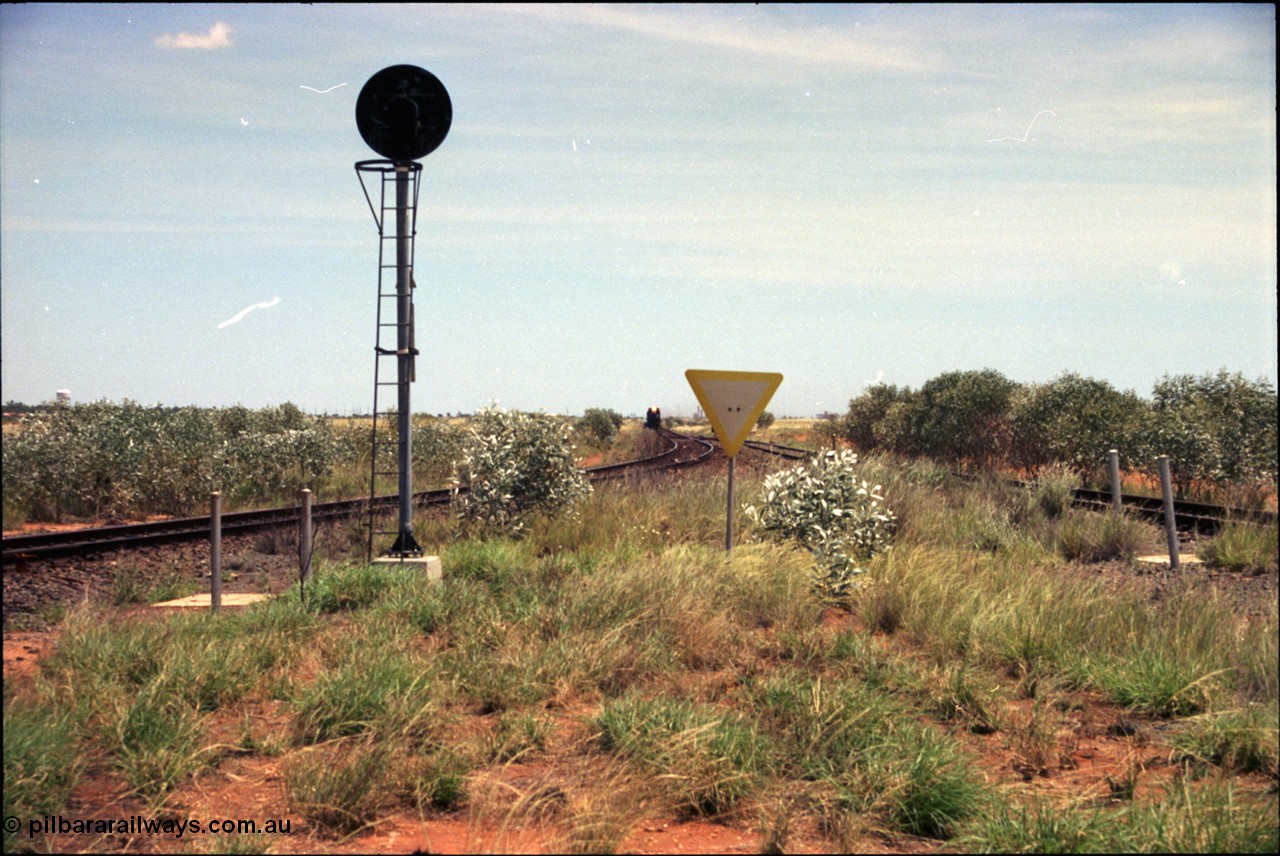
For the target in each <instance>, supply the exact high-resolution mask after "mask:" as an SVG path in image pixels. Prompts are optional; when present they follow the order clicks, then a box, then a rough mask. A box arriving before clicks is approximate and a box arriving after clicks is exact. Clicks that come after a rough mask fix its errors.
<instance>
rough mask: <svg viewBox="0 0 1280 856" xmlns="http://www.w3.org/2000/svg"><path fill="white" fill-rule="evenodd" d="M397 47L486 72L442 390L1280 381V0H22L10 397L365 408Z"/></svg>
mask: <svg viewBox="0 0 1280 856" xmlns="http://www.w3.org/2000/svg"><path fill="white" fill-rule="evenodd" d="M401 64H408V65H415V66H419V67H421V68H424V69H426V70H428V71H430V72H431V73H432V74H434V75H435V76H436V77H437V78H439V80H440V81H441V82H442V83H443V84H444V86H445V88H446V89H447V90H448V92H449V96H450V100H451V102H452V105H453V120H452V125H451V127H450V130H449V133H448V136H447V137H446V139H445V140H444V142H443V143H442V144H441V145H440V147H439V148H438V149H436V150H435V151H434V152H432V153H431V154H429V155H427V156H426V157H424V158H423V159H422V160H421V164H422V173H421V189H420V196H419V200H418V201H419V210H418V217H417V234H416V249H415V254H416V255H415V266H414V279H415V281H416V282H417V284H418V288H417V289H416V291H415V318H416V345H417V347H418V348H419V350H420V351H421V356H420V357H419V358H418V366H417V381H416V383H414V384H413V386H412V405H413V409H414V410H415V411H416V412H422V413H459V412H474V411H475V410H477V409H479V408H482V407H485V406H498V407H503V408H516V409H521V410H528V411H545V412H549V413H563V414H580V413H582V412H583V411H584V410H585V409H587V408H608V409H613V410H616V411H618V412H619V413H622V414H625V415H641V414H643V413H644V411H645V409H646V408H647V407H648V406H650V405H658V406H660V407H662V409H663V413H664V414H665V415H692V413H693V412H694V410H695V408H696V406H697V404H696V400H695V398H694V395H693V392H692V390H691V389H690V388H689V386H688V383H687V382H686V380H685V377H684V372H685V370H686V369H690V368H696V369H711V370H722V371H744V372H747V371H749V372H780V373H782V374H783V377H784V380H783V382H782V385H781V386H780V387H779V389H778V391H777V392H776V393H775V395H774V397H773V399H772V401H771V402H770V404H769V408H768V409H769V410H770V411H771V412H773V413H774V414H775V415H778V416H812V415H817V414H819V413H823V412H834V413H843V412H844V411H845V410H846V409H847V407H848V403H849V400H850V399H851V398H855V397H857V396H858V395H860V394H862V392H863V391H864V390H865V389H866V388H867V386H868V385H870V384H873V383H876V382H881V383H886V384H895V385H898V386H900V387H902V386H906V387H911V388H919V387H920V386H921V385H922V384H923V383H925V382H926V381H928V380H929V379H931V378H934V377H936V376H938V375H940V374H942V373H944V372H949V371H966V370H981V369H987V368H990V369H995V370H997V371H999V372H1001V373H1002V374H1004V375H1005V376H1006V377H1008V378H1010V379H1011V380H1014V381H1017V382H1020V383H1039V382H1045V381H1049V380H1052V379H1053V378H1055V377H1058V376H1060V375H1062V374H1063V373H1064V372H1075V373H1078V374H1081V375H1084V376H1086V377H1090V378H1096V379H1099V380H1104V381H1107V382H1108V383H1110V384H1111V385H1113V386H1114V387H1115V388H1117V389H1120V390H1133V391H1135V392H1137V393H1138V394H1139V395H1141V396H1143V397H1149V396H1150V394H1151V390H1152V387H1153V385H1154V384H1155V383H1156V382H1157V381H1158V380H1160V379H1161V378H1162V377H1164V376H1165V375H1171V374H1195V375H1202V374H1207V373H1216V372H1217V371H1218V370H1220V369H1226V370H1228V371H1230V372H1239V373H1241V374H1243V375H1244V376H1245V377H1246V378H1248V379H1250V380H1259V379H1262V380H1266V381H1267V382H1269V383H1271V384H1272V385H1273V386H1274V385H1275V384H1276V374H1277V345H1276V326H1277V311H1276V295H1277V281H1276V258H1277V254H1276V253H1277V248H1276V214H1277V212H1276V78H1275V67H1276V21H1275V8H1274V6H1272V5H1271V4H1259V5H1226V4H1222V5H1218V4H1193V5H1117V6H1111V5H1065V4H1051V5H1043V6H1033V5H1010V6H984V5H975V4H962V5H954V6H952V5H909V4H894V5H884V6H879V5H838V4H817V5H779V6H770V5H708V6H698V5H667V4H659V5H634V6H624V5H613V4H605V5H588V4H569V5H533V6H501V5H494V4H482V5H475V6H470V5H454V4H449V5H441V6H432V5H401V4H396V5H374V4H358V5H316V6H300V5H258V4H228V5H192V4H164V3H154V4H152V3H148V4H141V5H130V4H110V5H93V4H69V5H59V4H46V3H39V4H31V5H12V4H5V5H0V298H2V307H0V308H2V311H3V314H2V315H0V324H2V329H0V333H2V342H3V357H2V361H0V371H2V375H3V377H2V381H3V383H2V385H3V393H0V395H2V396H3V398H4V400H6V401H8V400H16V401H23V402H26V403H36V402H40V401H48V400H51V399H53V398H54V396H55V391H56V390H59V389H67V390H70V391H71V395H72V399H73V401H98V400H103V399H106V400H111V401H122V400H124V399H129V400H132V401H136V402H139V403H142V404H156V403H159V404H166V405H188V404H194V405H199V406H228V405H232V404H237V403H238V404H243V405H245V406H247V407H254V408H257V407H264V406H269V405H275V404H281V403H284V402H286V401H289V402H293V403H294V404H296V405H298V406H299V407H302V408H303V409H304V410H307V411H310V412H336V413H354V412H368V411H369V409H370V407H371V403H372V394H373V377H374V361H375V357H374V350H373V349H374V344H375V329H374V328H375V309H376V302H377V301H376V294H377V288H378V270H377V265H378V256H377V253H378V232H377V226H376V223H375V221H374V218H373V216H372V214H371V212H370V209H369V206H368V204H367V203H366V200H365V197H364V192H363V190H362V188H361V183H360V181H359V179H358V177H357V174H356V170H355V169H354V164H355V163H356V162H357V161H362V160H368V159H374V158H377V157H378V155H377V154H376V153H374V152H373V151H372V150H370V149H369V148H368V147H367V146H366V145H365V143H364V141H363V140H362V139H361V137H360V135H359V133H358V131H357V128H356V123H355V104H356V99H357V97H358V96H359V93H360V90H361V88H362V87H363V86H364V84H365V82H366V81H367V80H368V79H369V78H370V77H372V76H373V75H374V74H375V73H376V72H377V71H379V70H381V69H383V68H385V67H387V66H392V65H401ZM388 229H389V232H388V234H390V233H391V232H392V231H393V229H392V228H391V227H390V225H388ZM384 379H385V378H384ZM386 401H387V399H386V398H384V399H383V403H386Z"/></svg>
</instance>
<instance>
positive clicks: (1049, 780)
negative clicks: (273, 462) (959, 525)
mask: <svg viewBox="0 0 1280 856" xmlns="http://www.w3.org/2000/svg"><path fill="white" fill-rule="evenodd" d="M339 541H341V537H340V533H337V534H333V535H332V544H337V543H338V542H339ZM332 544H331V546H332ZM123 561H126V560H125V559H116V558H110V557H108V558H104V559H99V560H93V561H86V560H76V561H74V562H71V563H68V564H62V565H59V564H57V563H53V564H51V565H50V566H45V567H41V568H39V569H37V568H31V569H28V570H26V571H23V572H20V571H13V572H11V571H8V570H7V571H6V572H5V575H4V598H5V604H6V616H7V617H13V616H15V615H17V614H21V616H22V622H15V624H17V623H23V624H25V626H22V627H15V628H14V629H12V630H9V629H6V631H5V633H4V645H3V649H4V682H5V685H6V689H7V690H12V689H13V687H14V686H16V685H20V684H21V683H23V682H26V681H30V680H33V679H34V678H35V676H36V674H37V671H38V664H39V661H40V659H41V658H42V657H44V656H46V655H47V654H48V653H49V652H50V651H52V650H53V648H54V646H55V645H56V642H57V629H56V627H52V628H51V627H49V626H48V625H45V626H41V625H42V624H43V622H42V621H41V620H40V619H38V618H37V617H36V616H37V612H36V611H35V609H34V607H33V604H35V603H40V604H44V605H47V604H49V603H50V602H52V603H54V604H62V605H63V606H65V605H68V604H70V603H72V602H74V601H77V600H80V599H83V598H86V597H87V598H89V599H91V600H103V599H104V598H106V597H108V596H109V591H110V579H111V577H112V574H113V571H114V569H116V568H118V567H119V565H118V564H112V563H119V562H123ZM127 561H128V562H130V563H131V564H132V565H134V566H135V567H136V568H137V569H138V571H139V572H140V573H143V574H144V575H154V576H155V577H157V578H163V577H164V576H165V575H166V574H172V573H173V570H174V568H182V569H185V573H187V574H189V575H193V576H194V577H195V578H197V579H203V578H204V573H205V568H206V566H207V547H202V546H200V545H194V546H183V545H176V546H173V547H170V548H157V549H156V550H152V551H146V552H145V553H140V554H133V555H131V556H130V557H129V558H128V560H127ZM296 562H297V560H296V557H295V556H294V555H293V553H292V549H291V545H290V543H288V539H287V538H286V539H284V541H283V542H279V543H278V542H276V541H274V540H272V539H266V538H262V537H252V536H246V537H243V538H238V539H229V541H228V542H227V543H224V566H227V567H234V568H236V569H238V570H234V571H232V572H231V574H230V578H229V579H228V580H227V582H226V583H225V586H224V590H226V591H263V590H269V591H280V590H282V589H283V588H284V587H286V586H287V585H288V584H289V583H290V582H292V579H293V575H294V573H296ZM1064 570H1065V569H1064ZM1068 572H1072V573H1083V574H1089V575H1099V576H1100V577H1101V578H1102V579H1103V580H1104V581H1105V582H1106V583H1107V584H1109V585H1114V586H1116V587H1117V588H1119V587H1126V588H1127V587H1131V586H1140V587H1144V590H1147V591H1149V592H1150V594H1151V597H1152V598H1153V599H1158V598H1160V597H1162V596H1163V594H1164V592H1165V591H1167V590H1168V588H1169V587H1170V586H1172V585H1174V584H1175V582H1176V581H1175V578H1174V577H1173V576H1172V575H1171V574H1170V572H1169V571H1168V570H1167V569H1162V568H1160V567H1158V566H1156V567H1153V568H1150V569H1143V570H1135V569H1133V568H1130V567H1129V566H1128V565H1127V564H1124V563H1114V564H1103V565H1092V566H1083V567H1076V568H1074V569H1070V570H1069V571H1068ZM1188 579H1190V580H1193V581H1194V582H1195V583H1196V584H1198V585H1203V586H1205V587H1206V588H1205V590H1206V592H1207V591H1209V590H1210V589H1213V590H1217V591H1218V592H1220V593H1221V594H1222V595H1223V596H1226V597H1229V598H1231V599H1232V601H1233V602H1234V603H1236V604H1237V605H1238V606H1239V608H1240V609H1241V610H1242V611H1246V612H1252V611H1255V610H1269V609H1270V604H1274V602H1275V600H1276V596H1277V586H1276V576H1275V574H1274V573H1272V574H1264V575H1257V576H1253V577H1242V576H1240V575H1237V574H1228V573H1225V572H1220V571H1215V570H1213V569H1209V568H1203V567H1190V566H1189V567H1188V568H1187V569H1186V571H1185V572H1184V573H1183V575H1182V576H1181V578H1180V580H1181V581H1186V580H1188ZM1177 584H1180V583H1177ZM15 606H16V607H19V610H18V612H17V613H15V612H13V611H11V610H10V607H15ZM124 609H128V610H131V611H135V612H136V613H138V614H140V615H141V614H145V613H147V612H148V610H146V608H145V607H136V606H135V607H125V608H124ZM853 621H854V619H853V618H852V617H851V616H850V615H849V614H847V613H844V612H838V611H834V610H833V611H830V612H828V613H827V614H826V617H825V620H824V625H825V626H826V627H827V628H828V629H829V630H830V631H831V632H833V633H834V632H836V631H838V630H839V629H840V628H842V627H847V626H850V625H851V624H852V623H853ZM855 629H857V628H855ZM762 632H765V631H762ZM881 638H882V639H883V640H884V641H885V642H886V644H889V645H891V646H893V647H894V648H896V649H899V650H901V651H902V652H903V653H905V654H910V653H911V651H912V647H911V642H910V640H909V639H907V638H904V634H901V633H899V634H897V635H896V636H892V637H883V636H882V637H881ZM1056 697H1058V698H1060V699H1061V698H1064V697H1063V696H1056ZM1065 698H1066V699H1069V701H1070V704H1069V705H1065V706H1064V705H1059V706H1058V707H1057V708H1055V709H1054V710H1053V711H1052V712H1050V713H1049V714H1047V715H1046V714H1045V713H1044V712H1043V711H1042V712H1040V716H1041V717H1042V720H1041V724H1042V727H1047V728H1049V729H1050V730H1051V731H1052V732H1053V733H1052V738H1051V740H1050V743H1051V745H1052V751H1051V752H1050V753H1049V755H1048V756H1047V757H1040V758H1034V757H1030V755H1031V754H1032V753H1031V752H1029V750H1028V747H1027V745H1024V744H1025V743H1026V741H1020V739H1019V736H1018V735H1019V734H1020V733H1028V732H1029V731H1030V730H1031V729H1032V717H1033V714H1034V713H1035V710H1034V706H1035V702H1034V701H1033V700H1031V699H1017V700H1014V701H1011V702H1009V703H1008V705H1007V707H1006V708H1005V709H1004V710H1003V711H1002V714H1003V717H1004V726H1005V727H1004V728H1003V729H1002V730H1000V731H996V732H992V733H988V734H975V733H972V732H971V731H969V730H966V729H965V728H964V727H963V723H957V724H955V725H954V726H951V730H952V733H953V734H955V735H956V737H957V738H958V739H960V740H961V741H962V742H963V743H964V745H966V746H967V747H969V749H970V750H971V751H972V756H973V758H974V759H975V762H976V763H977V765H978V767H979V769H980V770H981V771H982V773H983V775H984V776H985V777H986V778H987V779H988V780H989V782H991V783H992V784H994V785H998V786H1010V787H1016V788H1020V789H1023V790H1024V791H1029V792H1034V793H1036V794H1040V795H1043V796H1045V797H1048V798H1050V799H1052V800H1054V801H1055V802H1056V801H1059V800H1060V801H1061V802H1063V803H1068V802H1071V803H1074V804H1080V803H1082V802H1086V803H1089V804H1092V805H1098V806H1105V805H1109V804H1117V803H1118V798H1117V797H1116V796H1115V793H1114V792H1115V789H1116V787H1117V784H1118V783H1123V782H1124V781H1126V779H1128V778H1130V777H1136V779H1137V782H1138V785H1137V792H1138V794H1139V795H1142V794H1144V793H1147V792H1150V791H1153V790H1154V789H1158V788H1160V787H1161V786H1162V785H1163V784H1164V783H1165V782H1167V781H1168V780H1169V779H1170V777H1172V776H1173V775H1174V774H1175V772H1176V770H1177V766H1176V764H1175V763H1174V762H1173V756H1172V752H1171V748H1170V745H1169V742H1168V739H1167V738H1168V731H1169V727H1170V725H1169V723H1168V722H1166V721H1162V720H1158V719H1153V718H1149V717H1141V716H1137V715H1134V714H1132V713H1131V712H1129V711H1126V710H1125V709H1123V708H1120V707H1117V706H1115V705H1113V704H1110V703H1108V702H1106V701H1105V700H1103V699H1102V698H1101V697H1099V696H1097V695H1094V694H1090V693H1079V692H1077V693H1071V694H1070V695H1069V696H1065ZM273 704H276V703H272V702H260V703H257V704H256V705H250V706H249V710H248V714H249V716H250V717H251V718H252V719H253V722H254V723H255V724H254V732H255V734H256V733H258V731H259V729H263V732H262V733H264V734H270V733H273V731H278V730H280V729H282V728H283V727H284V724H285V722H286V716H287V715H286V714H285V713H284V712H283V711H281V710H278V709H275V708H273V707H272V705H273ZM593 713H594V710H591V709H582V710H566V711H561V712H560V714H559V716H560V719H559V723H558V727H557V729H556V730H555V732H554V733H553V736H552V738H551V740H550V742H549V745H548V746H547V748H546V750H544V751H542V752H539V753H537V754H535V755H532V756H529V757H527V758H525V759H523V760H522V762H520V763H511V764H508V765H506V766H502V767H499V768H497V769H492V768H490V769H484V770H478V771H476V772H475V777H474V778H473V779H472V780H471V782H470V786H469V789H468V792H469V793H470V794H473V795H474V794H477V793H480V792H485V793H489V794H498V795H499V797H500V798H496V799H494V800H489V801H488V808H487V809H485V808H482V807H481V806H479V805H478V804H477V803H479V802H483V801H480V800H473V801H472V802H471V803H470V804H464V805H463V806H462V808H460V809H457V810H453V811H439V810H435V809H430V810H427V811H426V812H424V813H422V814H418V813H416V812H411V811H398V812H393V813H391V814H387V815H385V816H383V817H381V819H380V820H379V821H378V822H377V823H376V824H375V825H374V826H373V827H372V828H368V829H364V830H361V831H359V832H357V833H355V834H353V835H351V836H349V837H347V838H335V837H333V836H332V835H329V834H327V833H325V832H323V831H322V830H319V829H317V828H316V827H314V826H310V825H309V824H308V822H307V821H306V820H305V819H304V818H303V817H301V816H300V815H298V814H296V813H291V810H290V807H289V805H288V802H287V800H286V795H285V792H284V787H283V784H282V777H281V769H280V764H281V761H280V758H278V757H271V756H263V755H242V754H238V752H237V750H235V749H234V746H235V745H236V743H237V735H238V734H239V733H240V728H241V727H242V720H243V717H244V716H245V715H246V710H245V707H244V706H239V707H237V708H236V710H235V711H234V712H233V713H227V714H225V715H223V716H222V718H221V719H219V718H218V717H219V714H217V713H216V714H214V715H213V716H212V717H211V719H210V722H209V728H208V732H209V733H208V737H209V739H210V740H211V741H212V742H214V743H219V744H222V745H223V746H224V747H226V748H225V751H224V752H223V754H222V756H221V758H220V760H219V762H218V763H217V764H215V765H214V766H213V767H212V768H210V769H208V770H206V771H205V772H203V773H201V774H200V775H199V776H197V777H196V778H195V779H194V780H193V781H191V782H190V783H189V784H187V785H186V786H184V787H182V788H181V789H180V790H179V791H178V792H177V793H176V794H174V795H173V797H172V798H171V799H170V800H169V802H168V803H167V805H166V806H165V807H164V809H163V810H162V812H161V814H160V815H159V816H160V817H169V818H177V819H184V818H195V819H213V818H236V819H249V818H252V819H255V820H259V821H265V820H267V819H289V820H290V821H291V828H292V834H291V835H289V836H288V837H287V838H285V837H275V838H271V839H267V838H262V839H259V840H258V841H257V842H256V843H255V844H254V845H253V846H254V847H269V848H270V850H271V852H324V853H475V852H486V853H503V852H505V853H513V852H518V853H525V852H547V853H553V852H563V851H564V850H565V849H566V847H567V845H568V843H569V842H568V840H567V839H566V838H565V835H566V834H567V832H566V829H565V828H564V824H563V823H562V822H560V821H557V820H556V817H557V816H556V815H555V813H552V814H551V816H550V819H549V820H548V822H546V823H544V824H542V825H538V826H534V827H529V826H517V825H514V824H512V823H510V822H509V818H510V817H512V816H515V815H514V813H506V814H504V813H503V812H502V811H501V810H500V807H501V805H503V804H507V805H510V804H511V803H512V802H513V801H518V800H520V799H528V798H531V797H533V796H536V795H539V794H552V795H558V796H557V799H559V800H561V801H562V803H563V804H564V805H567V806H573V805H585V804H589V801H590V800H591V798H592V797H593V795H594V794H595V793H597V792H598V790H599V789H598V787H597V789H596V790H594V791H593V784H594V781H593V779H592V778H591V777H592V775H594V774H593V769H595V768H593V767H592V765H593V764H594V765H598V764H599V763H601V760H600V758H599V755H598V753H595V754H593V753H590V752H586V751H583V746H584V744H585V741H586V739H587V729H586V725H585V723H586V721H587V719H588V718H589V717H590V716H591V715H592V714H593ZM921 717H922V721H926V720H925V719H924V715H923V714H922V715H921ZM232 720H234V721H232ZM927 721H929V722H931V724H932V725H934V726H935V727H938V723H937V721H936V719H930V720H927ZM1045 721H1047V722H1048V725H1047V726H1044V725H1043V723H1044V722H1045ZM491 725H492V723H491V722H490V721H488V720H486V719H485V718H483V717H477V718H476V719H475V721H474V727H477V728H489V727H491ZM941 727H947V726H945V725H944V726H941ZM88 762H89V764H88V768H87V769H86V771H85V774H84V776H83V777H82V781H81V783H80V785H79V786H78V787H77V788H76V789H75V791H74V793H73V795H72V797H71V800H70V802H69V804H68V806H67V808H66V810H65V816H66V817H75V818H78V819H91V818H125V817H129V816H132V815H143V816H154V815H153V813H152V812H150V811H148V809H147V806H146V805H145V803H143V802H142V801H141V800H139V799H138V798H137V797H134V796H130V795H129V794H128V789H127V787H126V786H125V785H124V784H123V783H122V782H121V781H120V779H119V778H118V776H117V775H116V773H115V772H114V771H113V770H112V769H111V768H110V766H109V765H108V764H107V763H106V762H105V761H104V760H102V759H96V760H95V759H92V758H90V759H88ZM596 772H599V771H598V770H596ZM1256 778H1257V779H1258V781H1256V782H1252V783H1251V784H1249V789H1250V790H1256V791H1257V792H1262V791H1264V790H1266V789H1267V788H1268V787H1274V783H1273V782H1269V781H1268V780H1266V779H1265V778H1263V777H1256ZM597 781H598V780H597ZM504 799H505V800H506V803H503V800H504ZM494 806H497V807H498V808H497V809H495V807H494ZM635 814H636V813H635V812H631V813H628V814H627V815H626V816H630V817H634V816H635ZM522 816H524V815H522ZM560 816H561V817H562V816H563V814H561V815H560ZM789 832H790V834H789V836H788V838H787V840H786V848H785V849H786V851H787V852H794V853H832V852H838V846H837V844H836V843H835V842H834V840H833V839H832V838H831V837H830V836H828V835H826V834H824V833H823V831H822V830H820V829H818V828H816V825H815V824H813V823H808V824H806V823H803V822H797V823H796V824H794V825H793V827H792V828H791V829H790V831H789ZM620 841H621V843H620V845H619V846H618V851H619V852H625V853H640V854H650V853H758V852H761V848H762V847H763V845H764V844H765V841H766V839H765V836H764V832H763V828H762V824H761V814H760V813H759V811H757V810H754V809H748V810H746V811H744V812H743V813H742V814H741V816H739V817H737V818H731V819H727V820H724V821H717V822H709V821H705V820H687V819H684V818H681V817H678V816H675V815H671V814H663V813H660V812H655V814H654V815H653V816H652V817H648V818H646V819H644V820H642V821H640V822H636V823H633V824H631V825H630V826H629V827H628V828H627V829H626V830H625V835H623V836H622V837H621V839H620ZM41 846H42V848H47V849H51V850H52V851H53V852H70V851H85V850H95V851H102V850H105V851H112V852H117V851H119V852H123V851H137V852H178V851H188V852H189V851H190V850H191V849H192V848H193V844H192V842H191V841H190V840H187V841H180V840H177V839H175V838H173V837H169V836H164V835H152V836H147V835H137V836H133V837H132V838H128V837H114V838H111V839H101V838H95V837H93V836H83V835H82V836H55V837H54V838H52V839H50V840H47V841H45V842H43V843H42V845H41ZM944 847H945V845H944V844H942V843H940V842H937V841H932V840H927V839H917V838H912V837H908V836H903V835H893V836H887V835H884V834H881V833H879V832H877V831H875V830H868V831H866V832H864V833H862V834H861V835H860V836H859V837H857V838H856V849H857V850H858V851H859V852H873V853H874V852H879V853H932V852H935V851H939V850H941V849H943V848H944ZM194 848H195V849H196V850H197V851H199V852H217V850H218V849H219V847H218V842H217V840H216V838H214V837H213V836H209V835H206V836H202V837H201V840H197V841H196V842H195V844H194Z"/></svg>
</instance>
